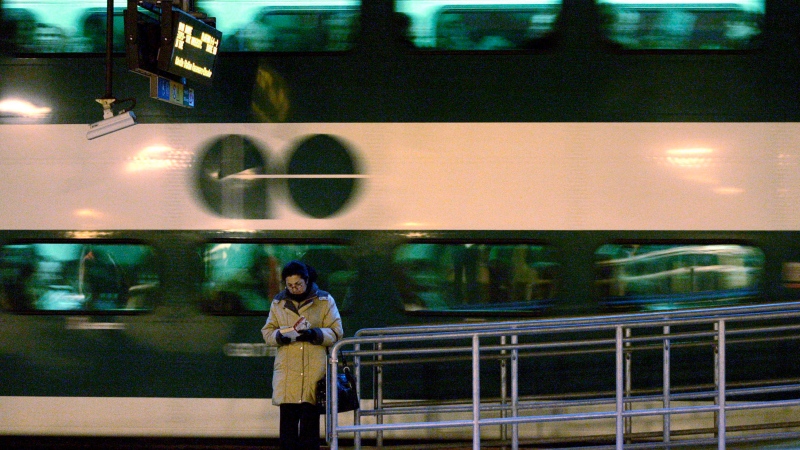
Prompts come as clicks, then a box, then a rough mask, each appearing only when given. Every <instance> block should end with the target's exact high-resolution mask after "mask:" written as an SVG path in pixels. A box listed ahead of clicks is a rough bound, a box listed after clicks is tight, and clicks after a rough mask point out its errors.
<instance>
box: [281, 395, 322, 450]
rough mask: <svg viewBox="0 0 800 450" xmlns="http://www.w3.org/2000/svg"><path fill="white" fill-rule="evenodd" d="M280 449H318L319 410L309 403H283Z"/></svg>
mask: <svg viewBox="0 0 800 450" xmlns="http://www.w3.org/2000/svg"><path fill="white" fill-rule="evenodd" d="M280 409H281V425H280V432H281V435H280V447H281V450H319V417H320V414H319V411H318V410H317V406H316V405H312V404H311V403H283V404H281V405H280Z"/></svg>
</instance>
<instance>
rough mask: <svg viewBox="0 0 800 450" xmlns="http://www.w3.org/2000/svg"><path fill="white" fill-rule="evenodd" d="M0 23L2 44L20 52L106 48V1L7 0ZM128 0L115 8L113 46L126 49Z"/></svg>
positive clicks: (76, 51)
mask: <svg viewBox="0 0 800 450" xmlns="http://www.w3.org/2000/svg"><path fill="white" fill-rule="evenodd" d="M2 4H3V14H2V18H3V23H2V24H0V30H2V31H0V42H2V47H3V48H6V49H8V50H9V51H12V52H19V53H103V52H105V51H106V23H107V17H106V15H107V14H106V11H107V9H106V7H107V3H106V2H105V1H97V0H92V1H86V2H64V1H57V0H51V1H41V2H30V1H22V0H5V1H3V2H2ZM125 4H126V2H125V1H119V0H117V1H116V6H117V7H116V8H114V36H113V40H112V44H113V49H114V51H116V52H122V51H124V50H125V26H124V20H123V17H122V11H123V9H124V6H125Z"/></svg>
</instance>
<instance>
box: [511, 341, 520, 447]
mask: <svg viewBox="0 0 800 450" xmlns="http://www.w3.org/2000/svg"><path fill="white" fill-rule="evenodd" d="M518 341H519V337H518V336H517V335H516V334H515V335H513V336H511V345H512V346H514V348H513V349H512V350H511V415H512V416H513V417H514V418H516V417H518V416H519V349H517V343H518ZM511 450H519V423H517V422H514V423H513V424H512V425H511Z"/></svg>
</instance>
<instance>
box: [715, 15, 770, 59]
mask: <svg viewBox="0 0 800 450" xmlns="http://www.w3.org/2000/svg"><path fill="white" fill-rule="evenodd" d="M760 34H761V30H760V28H759V26H758V23H757V21H756V19H755V18H754V17H753V16H752V15H751V14H747V13H744V12H741V13H738V14H733V15H732V16H731V17H730V18H729V19H728V20H726V21H725V32H724V35H725V47H726V48H729V49H734V50H735V49H747V48H754V47H756V46H757V42H756V40H757V38H758V36H759V35H760Z"/></svg>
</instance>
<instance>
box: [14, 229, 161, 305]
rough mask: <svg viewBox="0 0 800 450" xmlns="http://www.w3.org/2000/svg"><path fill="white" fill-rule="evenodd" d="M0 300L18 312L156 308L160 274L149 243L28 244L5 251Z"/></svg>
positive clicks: (15, 245) (17, 245) (16, 245)
mask: <svg viewBox="0 0 800 450" xmlns="http://www.w3.org/2000/svg"><path fill="white" fill-rule="evenodd" d="M0 280H2V291H1V294H2V296H0V302H2V307H3V309H4V310H8V311H16V312H35V311H50V312H57V311H61V312H68V311H75V312H81V313H82V314H86V313H87V312H103V311H108V312H114V313H121V312H135V311H146V310H150V309H152V307H153V303H154V301H153V300H154V297H155V295H156V291H157V288H158V286H159V277H158V273H157V272H156V268H155V266H154V260H153V251H152V249H151V248H150V247H148V246H146V245H139V244H106V243H83V242H81V243H26V244H14V245H6V246H3V247H2V254H1V255H0Z"/></svg>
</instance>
